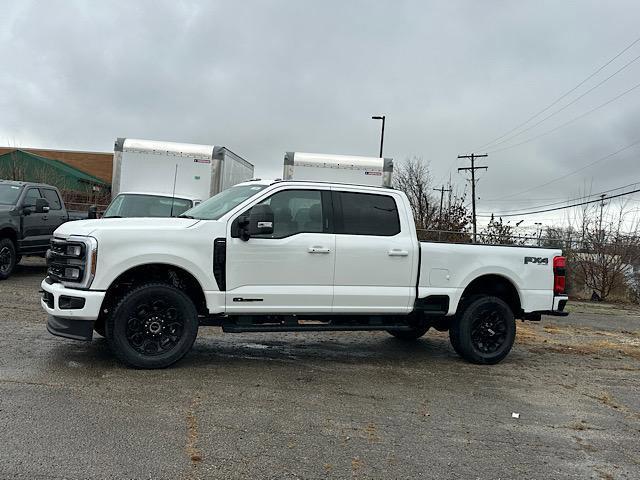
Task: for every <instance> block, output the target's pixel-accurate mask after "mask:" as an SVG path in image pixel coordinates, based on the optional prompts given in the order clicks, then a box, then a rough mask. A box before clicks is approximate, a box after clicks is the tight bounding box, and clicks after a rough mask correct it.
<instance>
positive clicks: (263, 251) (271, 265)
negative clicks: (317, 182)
mask: <svg viewBox="0 0 640 480" xmlns="http://www.w3.org/2000/svg"><path fill="white" fill-rule="evenodd" d="M330 202H331V199H330V191H329V190H328V189H290V188H289V189H286V187H285V188H283V189H282V190H279V191H276V192H275V193H272V194H271V195H270V196H268V197H267V198H265V199H262V200H258V201H257V202H256V204H266V205H269V206H270V207H271V210H272V211H273V217H274V222H273V234H270V235H258V236H254V237H251V238H250V239H249V240H246V241H245V240H242V239H241V238H237V236H236V237H235V238H234V235H233V234H232V232H233V231H234V230H235V229H234V228H233V222H237V218H238V216H240V215H242V214H245V213H247V212H246V211H245V212H243V213H242V214H240V215H238V216H236V217H235V218H234V219H232V220H231V221H230V225H229V227H228V231H229V232H230V234H229V236H228V238H229V241H228V244H227V263H226V267H227V268H226V272H227V278H226V279H227V282H226V288H227V291H226V296H225V297H226V298H225V301H226V311H227V312H228V313H329V312H330V311H331V306H332V298H333V278H334V271H333V270H334V263H335V235H334V234H333V233H329V232H330V231H331V225H330V217H331V203H330Z"/></svg>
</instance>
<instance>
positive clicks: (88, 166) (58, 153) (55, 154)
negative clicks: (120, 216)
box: [0, 147, 113, 183]
mask: <svg viewBox="0 0 640 480" xmlns="http://www.w3.org/2000/svg"><path fill="white" fill-rule="evenodd" d="M15 150H22V151H24V152H29V153H33V154H35V155H39V156H41V157H46V158H49V159H53V160H58V161H60V162H63V163H66V164H67V165H70V166H71V167H73V168H76V169H78V170H80V171H82V172H85V173H87V174H89V175H92V176H94V177H97V178H99V179H100V180H102V181H103V182H106V183H111V173H112V170H113V153H111V152H83V151H77V150H53V149H42V148H17V147H0V155H3V154H5V153H9V152H13V151H15Z"/></svg>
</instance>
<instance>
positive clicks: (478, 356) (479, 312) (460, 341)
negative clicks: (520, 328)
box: [449, 295, 516, 364]
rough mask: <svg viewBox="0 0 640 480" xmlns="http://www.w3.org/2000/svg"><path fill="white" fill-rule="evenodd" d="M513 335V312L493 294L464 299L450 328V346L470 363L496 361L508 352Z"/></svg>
mask: <svg viewBox="0 0 640 480" xmlns="http://www.w3.org/2000/svg"><path fill="white" fill-rule="evenodd" d="M515 337H516V321H515V317H514V315H513V311H512V310H511V308H510V307H509V305H507V304H506V303H505V302H504V300H502V299H500V298H498V297H493V296H488V295H487V296H484V295H479V296H474V297H472V298H469V299H465V301H464V302H463V304H462V305H461V307H460V309H459V311H458V313H457V314H456V317H455V319H454V320H453V322H452V323H451V328H450V329H449V339H450V340H451V345H452V346H453V348H454V350H455V351H456V353H458V355H460V356H461V357H462V358H464V359H465V360H467V361H469V362H472V363H480V364H495V363H498V362H500V361H501V360H502V359H503V358H504V357H506V356H507V355H508V354H509V352H510V351H511V347H512V346H513V342H514V341H515Z"/></svg>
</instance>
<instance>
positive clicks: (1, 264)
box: [0, 247, 12, 273]
mask: <svg viewBox="0 0 640 480" xmlns="http://www.w3.org/2000/svg"><path fill="white" fill-rule="evenodd" d="M11 261H12V259H11V249H10V248H9V247H2V249H0V272H2V273H8V272H9V270H11Z"/></svg>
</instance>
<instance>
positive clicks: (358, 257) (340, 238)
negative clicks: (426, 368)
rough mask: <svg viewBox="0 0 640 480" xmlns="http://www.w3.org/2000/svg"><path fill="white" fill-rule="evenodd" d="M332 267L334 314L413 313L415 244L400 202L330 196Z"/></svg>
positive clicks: (386, 196) (352, 194)
mask: <svg viewBox="0 0 640 480" xmlns="http://www.w3.org/2000/svg"><path fill="white" fill-rule="evenodd" d="M332 198H333V205H334V212H335V218H334V221H335V232H336V268H335V280H334V282H335V284H334V300H333V311H334V312H339V313H405V312H407V311H409V310H411V308H412V305H411V300H412V299H413V296H414V295H413V292H414V290H415V284H414V279H413V275H414V273H413V271H414V269H413V268H412V267H413V265H414V262H417V258H415V256H416V255H417V254H416V253H415V252H414V250H415V249H414V245H415V239H414V238H413V237H412V235H411V229H410V228H409V225H408V223H407V218H406V215H400V214H399V212H398V205H401V198H400V196H399V195H398V194H396V193H394V192H393V191H391V190H390V191H388V192H385V191H384V190H380V191H379V192H378V191H374V192H372V193H363V192H361V191H353V190H352V191H349V190H347V189H345V190H340V189H338V188H334V189H333V192H332Z"/></svg>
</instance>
